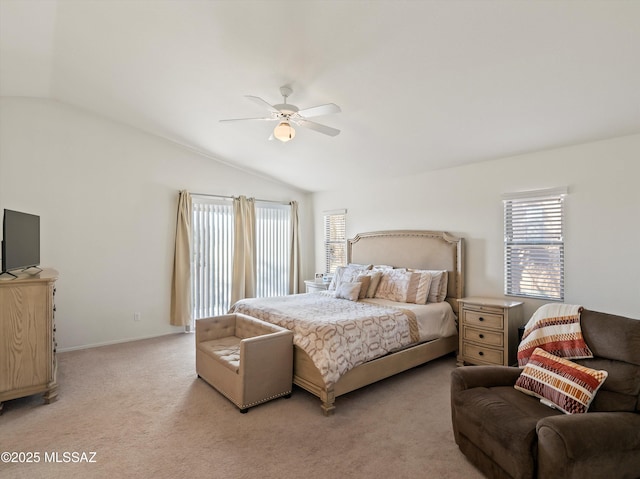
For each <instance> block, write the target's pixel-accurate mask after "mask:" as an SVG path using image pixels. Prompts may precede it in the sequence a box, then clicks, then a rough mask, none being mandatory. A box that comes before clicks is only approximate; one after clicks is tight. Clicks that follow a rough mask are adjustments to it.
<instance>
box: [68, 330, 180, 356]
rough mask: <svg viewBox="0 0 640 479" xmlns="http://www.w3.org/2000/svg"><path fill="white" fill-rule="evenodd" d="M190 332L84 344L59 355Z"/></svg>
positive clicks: (174, 332)
mask: <svg viewBox="0 0 640 479" xmlns="http://www.w3.org/2000/svg"><path fill="white" fill-rule="evenodd" d="M188 332H189V331H177V332H176V331H170V332H167V333H162V334H155V335H151V336H141V337H138V338H127V339H116V340H114V341H105V342H104V343H93V344H83V345H81V346H72V347H70V348H62V349H58V353H66V352H68V351H77V350H80V349H91V348H99V347H101V346H109V345H111V344H121V343H130V342H132V341H141V340H143V339H153V338H160V337H162V336H169V335H171V334H184V333H188Z"/></svg>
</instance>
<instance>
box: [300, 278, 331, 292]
mask: <svg viewBox="0 0 640 479" xmlns="http://www.w3.org/2000/svg"><path fill="white" fill-rule="evenodd" d="M304 285H305V287H306V291H307V293H312V292H315V291H326V290H327V289H328V288H329V283H324V282H320V281H313V280H312V279H307V280H305V282H304Z"/></svg>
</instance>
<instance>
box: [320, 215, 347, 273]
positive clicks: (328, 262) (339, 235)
mask: <svg viewBox="0 0 640 479" xmlns="http://www.w3.org/2000/svg"><path fill="white" fill-rule="evenodd" d="M346 219H347V210H334V211H327V212H325V214H324V252H325V272H326V273H333V272H334V271H335V270H336V268H337V267H338V266H344V265H346V264H347V237H346V231H347V228H346Z"/></svg>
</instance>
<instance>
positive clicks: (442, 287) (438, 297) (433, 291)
mask: <svg viewBox="0 0 640 479" xmlns="http://www.w3.org/2000/svg"><path fill="white" fill-rule="evenodd" d="M428 272H429V273H431V276H432V277H433V280H432V281H431V288H430V289H429V299H428V302H429V303H442V302H443V301H444V298H446V297H447V286H448V283H449V273H448V272H447V270H428Z"/></svg>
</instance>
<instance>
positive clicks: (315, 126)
mask: <svg viewBox="0 0 640 479" xmlns="http://www.w3.org/2000/svg"><path fill="white" fill-rule="evenodd" d="M293 121H294V123H295V124H296V125H300V126H303V127H305V128H309V129H311V130H315V131H318V132H320V133H324V134H325V135H329V136H337V135H338V134H339V133H340V130H338V129H336V128H331V127H330V126H326V125H321V124H320V123H316V122H315V121H309V120H305V119H304V118H298V119H296V120H293Z"/></svg>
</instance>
